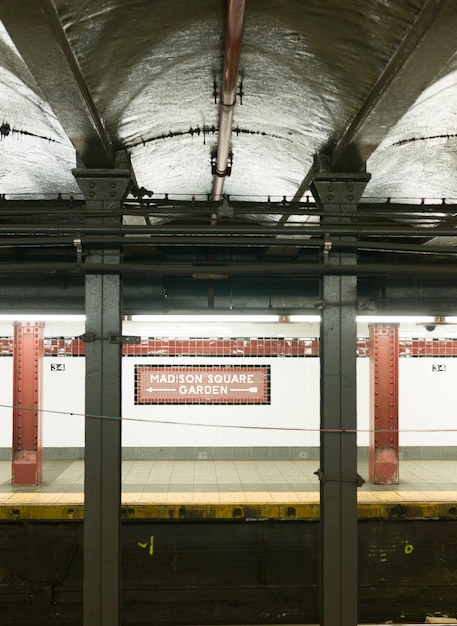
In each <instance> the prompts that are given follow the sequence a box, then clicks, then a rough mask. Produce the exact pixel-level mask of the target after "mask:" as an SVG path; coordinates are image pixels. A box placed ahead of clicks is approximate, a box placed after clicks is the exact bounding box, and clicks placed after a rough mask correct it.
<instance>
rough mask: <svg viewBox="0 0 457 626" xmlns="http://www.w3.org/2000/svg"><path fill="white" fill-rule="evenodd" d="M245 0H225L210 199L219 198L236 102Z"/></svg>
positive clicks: (222, 187)
mask: <svg viewBox="0 0 457 626" xmlns="http://www.w3.org/2000/svg"><path fill="white" fill-rule="evenodd" d="M245 14H246V0H228V2H227V24H226V28H225V52H224V71H223V80H222V93H221V107H220V117H219V140H218V145H217V155H216V171H215V174H214V181H213V200H216V201H217V200H220V199H221V198H222V191H223V189H224V181H225V177H226V176H227V163H228V157H229V151H230V140H231V136H232V122H233V113H234V109H235V102H236V88H237V80H238V67H239V63H240V55H241V43H242V39H243V30H244V18H245Z"/></svg>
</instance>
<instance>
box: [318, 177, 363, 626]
mask: <svg viewBox="0 0 457 626" xmlns="http://www.w3.org/2000/svg"><path fill="white" fill-rule="evenodd" d="M369 178H370V177H369V176H368V175H366V174H360V175H357V174H356V175H349V174H330V173H325V174H318V175H316V177H315V178H314V181H313V182H312V184H311V191H312V193H313V195H314V198H315V199H316V202H317V203H318V204H319V206H320V207H321V209H322V211H323V218H322V223H323V224H325V223H329V222H332V223H340V224H344V223H348V222H350V220H351V214H352V213H353V212H354V211H355V210H356V207H357V203H358V202H359V200H360V197H361V195H362V193H363V190H364V189H365V186H366V184H367V182H368V180H369ZM323 254H324V263H326V264H328V267H329V273H328V274H327V273H325V274H324V275H323V276H322V280H321V305H322V310H321V338H320V346H321V347H320V362H321V429H322V430H321V445H320V470H319V472H318V474H319V479H320V542H321V543H320V623H321V626H356V624H357V480H358V479H357V440H356V432H355V431H356V428H357V416H356V404H357V403H356V348H357V329H356V313H357V278H356V275H355V274H354V275H350V276H339V275H332V274H331V266H332V265H335V264H337V265H341V264H345V265H346V264H347V265H354V264H355V263H356V262H357V259H356V255H355V254H352V253H351V254H342V253H334V252H332V249H331V240H329V241H328V244H327V246H326V248H325V249H324V252H323Z"/></svg>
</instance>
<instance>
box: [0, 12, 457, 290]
mask: <svg viewBox="0 0 457 626" xmlns="http://www.w3.org/2000/svg"><path fill="white" fill-rule="evenodd" d="M236 28H239V29H240V30H239V32H238V33H237V32H236ZM456 32H457V3H455V2H454V1H453V0H408V2H398V1H397V0H353V1H351V2H346V1H344V0H324V1H322V0H309V1H308V2H302V1H301V0H248V1H246V2H245V1H244V0H228V1H227V2H215V1H214V0H194V1H193V2H188V1H186V0H154V1H153V2H146V1H145V0H80V1H78V2H73V1H70V0H10V1H9V0H0V46H1V56H0V59H1V61H0V106H1V119H0V139H1V141H0V151H1V152H0V153H1V159H0V194H1V199H0V220H1V221H0V262H3V263H4V266H3V268H4V271H9V272H10V271H11V272H13V271H14V270H15V267H16V265H19V264H22V265H24V262H30V263H38V265H39V264H40V263H41V264H42V267H43V268H44V267H45V264H46V263H47V264H48V265H49V268H50V267H51V266H52V264H53V263H56V262H57V261H56V259H57V260H58V261H59V262H62V263H63V262H69V261H71V260H72V259H73V257H74V246H73V244H72V242H73V241H74V239H75V233H79V235H80V237H82V243H83V245H84V246H86V248H88V249H89V248H90V247H91V246H92V247H93V246H100V245H104V244H103V242H102V239H103V241H105V242H106V241H107V239H106V238H107V237H111V240H110V241H109V243H110V244H111V245H120V246H122V249H123V252H124V259H125V266H124V268H123V270H125V271H128V269H129V267H128V266H129V263H130V269H131V271H132V272H133V271H136V270H135V269H134V268H135V267H136V268H138V271H150V272H151V273H154V274H156V273H160V272H161V271H162V272H163V273H164V274H167V272H168V273H171V274H180V273H184V274H186V273H188V274H192V273H193V271H194V270H193V267H192V263H195V262H196V261H198V262H199V263H204V262H205V261H206V262H207V264H208V266H209V267H210V269H212V270H214V267H213V266H214V265H215V262H216V261H217V262H220V263H222V262H224V263H225V264H226V270H225V271H226V272H227V273H228V274H230V273H234V274H236V273H237V272H238V273H239V274H241V273H243V272H246V273H248V272H249V268H251V273H252V272H253V273H259V274H260V273H262V272H266V273H270V272H272V273H277V274H278V275H282V274H287V273H301V274H310V275H313V274H315V275H318V274H319V272H320V271H322V266H321V259H322V250H323V249H324V247H325V245H327V244H328V241H329V239H330V240H332V239H333V240H334V241H332V245H333V246H334V247H333V249H334V250H336V249H341V248H342V247H343V246H348V247H349V248H350V249H351V250H352V251H355V252H356V253H357V255H358V260H359V265H360V267H361V268H362V269H360V270H358V271H359V273H361V274H363V273H364V272H366V273H367V274H369V275H372V274H373V275H376V276H379V275H385V276H387V275H392V274H394V273H403V275H405V276H410V275H413V274H414V275H416V274H419V273H420V272H422V274H424V275H426V274H428V273H429V274H436V275H440V276H442V277H449V279H450V278H451V277H453V275H454V274H455V273H456V272H457V270H456V269H455V264H454V258H455V243H456V242H457V239H456V237H455V235H454V231H455V227H456V217H455V216H456V214H457V167H456V163H457V71H456V70H457V54H456V51H457V44H456V41H457V40H456V37H455V33H456ZM230 37H233V38H234V39H236V38H237V37H238V44H239V46H238V47H237V45H235V44H233V45H231V44H228V43H227V42H228V41H229V40H230ZM227 63H231V65H227ZM230 73H231V80H232V83H231V84H230V85H229V86H228V87H227V85H226V83H225V81H226V79H227V76H228V75H229V74H230ZM227 84H228V83H227ZM224 85H225V86H226V87H227V89H226V88H225V87H224ZM224 94H225V95H224ZM224 98H226V101H224ZM227 98H228V99H229V100H230V102H228V101H227ZM224 107H225V109H226V111H225V113H226V114H227V116H228V117H227V118H225V121H224ZM224 124H225V129H226V130H227V129H228V131H229V134H228V138H227V140H226V146H225V152H226V153H227V154H228V159H227V160H226V163H225V166H224V167H222V166H220V165H218V159H219V156H218V154H219V153H218V150H219V151H220V150H221V145H222V143H223V132H224V131H223V127H224ZM223 151H224V150H222V152H223ZM127 160H128V161H129V163H130V167H131V170H132V176H133V180H134V185H133V187H132V188H131V189H130V192H129V194H128V195H127V196H126V198H125V201H124V203H123V207H122V215H123V227H122V229H120V230H118V232H117V233H116V234H113V233H109V232H106V231H103V229H99V230H97V229H93V230H91V231H89V230H88V229H87V228H86V215H85V213H84V212H85V203H84V199H83V197H82V195H81V192H80V189H79V187H78V185H77V183H76V181H75V178H74V176H73V174H72V171H73V170H74V168H75V167H76V166H78V167H79V168H81V167H85V168H88V169H91V170H92V169H94V168H95V169H98V168H105V169H112V168H115V167H116V166H117V165H119V163H120V162H121V161H122V162H123V164H124V165H125V164H126V163H127ZM221 167H222V170H221ZM316 168H317V169H318V171H319V172H320V173H322V172H325V173H328V175H329V176H332V175H334V174H335V173H341V172H343V173H349V174H357V173H360V172H364V171H367V172H369V173H370V174H371V179H370V182H369V183H368V185H367V186H366V189H365V191H364V193H363V197H362V199H361V202H360V205H359V211H358V217H357V218H356V222H357V223H356V224H354V227H353V229H352V230H351V231H349V230H348V231H343V230H341V229H340V230H338V228H337V226H336V224H335V228H333V230H332V229H331V228H330V230H328V229H327V230H326V229H323V228H322V227H320V226H319V224H320V213H319V207H317V206H316V205H315V203H314V200H313V197H312V196H311V194H310V191H309V185H310V182H311V181H312V180H313V177H314V176H315V175H316V172H317V169H316ZM220 170H221V171H222V174H224V176H221V171H220ZM218 172H219V179H223V180H222V183H221V185H220V187H221V188H222V190H221V192H220V193H215V179H216V181H217V182H218V183H219V182H221V181H220V180H218V178H217V173H218ZM51 225H52V228H55V230H52V228H51ZM342 236H345V237H346V243H344V244H342V243H341V237H342ZM338 247H339V248H338ZM13 248H14V249H13ZM57 248H58V250H57ZM18 250H20V251H21V252H20V254H19V256H18ZM65 255H67V256H65ZM19 257H20V258H19ZM210 261H211V262H210ZM19 262H20V263H19ZM364 265H365V267H366V268H368V267H371V269H363V266H364ZM165 266H167V267H165ZM241 267H243V269H240V268H241ZM141 268H143V269H141ZM144 268H146V269H144ZM148 268H149V269H148ZM418 268H420V269H418ZM1 269H2V268H1V267H0V271H1ZM16 269H17V270H18V271H19V270H20V268H19V267H17V268H16ZM61 269H62V268H61Z"/></svg>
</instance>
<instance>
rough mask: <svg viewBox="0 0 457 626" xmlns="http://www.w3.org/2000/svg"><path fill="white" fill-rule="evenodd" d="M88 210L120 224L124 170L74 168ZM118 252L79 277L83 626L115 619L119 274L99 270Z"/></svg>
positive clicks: (99, 253)
mask: <svg viewBox="0 0 457 626" xmlns="http://www.w3.org/2000/svg"><path fill="white" fill-rule="evenodd" d="M74 175H75V178H76V180H77V182H78V185H79V186H80V188H81V190H82V191H83V193H84V196H85V198H86V204H87V208H88V209H93V210H94V211H96V212H99V213H100V212H101V214H103V212H104V211H106V212H107V214H108V216H107V217H106V218H105V219H103V218H102V221H103V222H104V223H108V224H110V225H114V224H120V221H121V217H120V215H117V216H116V215H115V216H113V215H110V212H111V211H112V209H113V208H115V207H118V208H119V207H120V204H121V200H122V198H123V197H124V194H125V191H126V188H127V186H128V184H129V182H130V176H129V172H128V171H127V170H112V171H111V170H108V171H103V170H102V171H92V172H91V171H87V170H75V171H74ZM119 262H120V251H119V248H118V247H117V248H116V247H114V246H113V247H112V249H102V250H94V251H92V253H91V254H90V255H89V256H88V258H87V264H88V266H89V267H90V266H91V265H92V266H93V272H91V273H88V274H87V275H86V282H85V297H86V298H85V299H86V333H85V336H86V337H87V338H91V340H90V341H89V339H87V341H86V388H85V390H86V444H85V484H84V503H85V521H84V625H85V626H116V625H117V624H120V515H121V386H122V385H121V357H122V344H121V343H115V342H112V341H110V340H109V338H110V337H111V336H113V335H114V336H121V335H122V306H121V298H122V278H121V276H120V274H119V273H118V272H113V273H109V274H105V273H104V272H103V271H100V269H99V268H104V267H106V266H109V265H116V266H118V265H119Z"/></svg>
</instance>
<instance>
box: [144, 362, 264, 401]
mask: <svg viewBox="0 0 457 626" xmlns="http://www.w3.org/2000/svg"><path fill="white" fill-rule="evenodd" d="M270 383H271V373H270V366H269V365H213V364H210V365H192V364H186V365H160V364H147V365H135V404H137V405H138V404H142V405H144V404H218V405H220V404H231V405H232V404H240V405H241V404H243V405H246V404H256V405H258V404H270V387H271V384H270Z"/></svg>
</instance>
